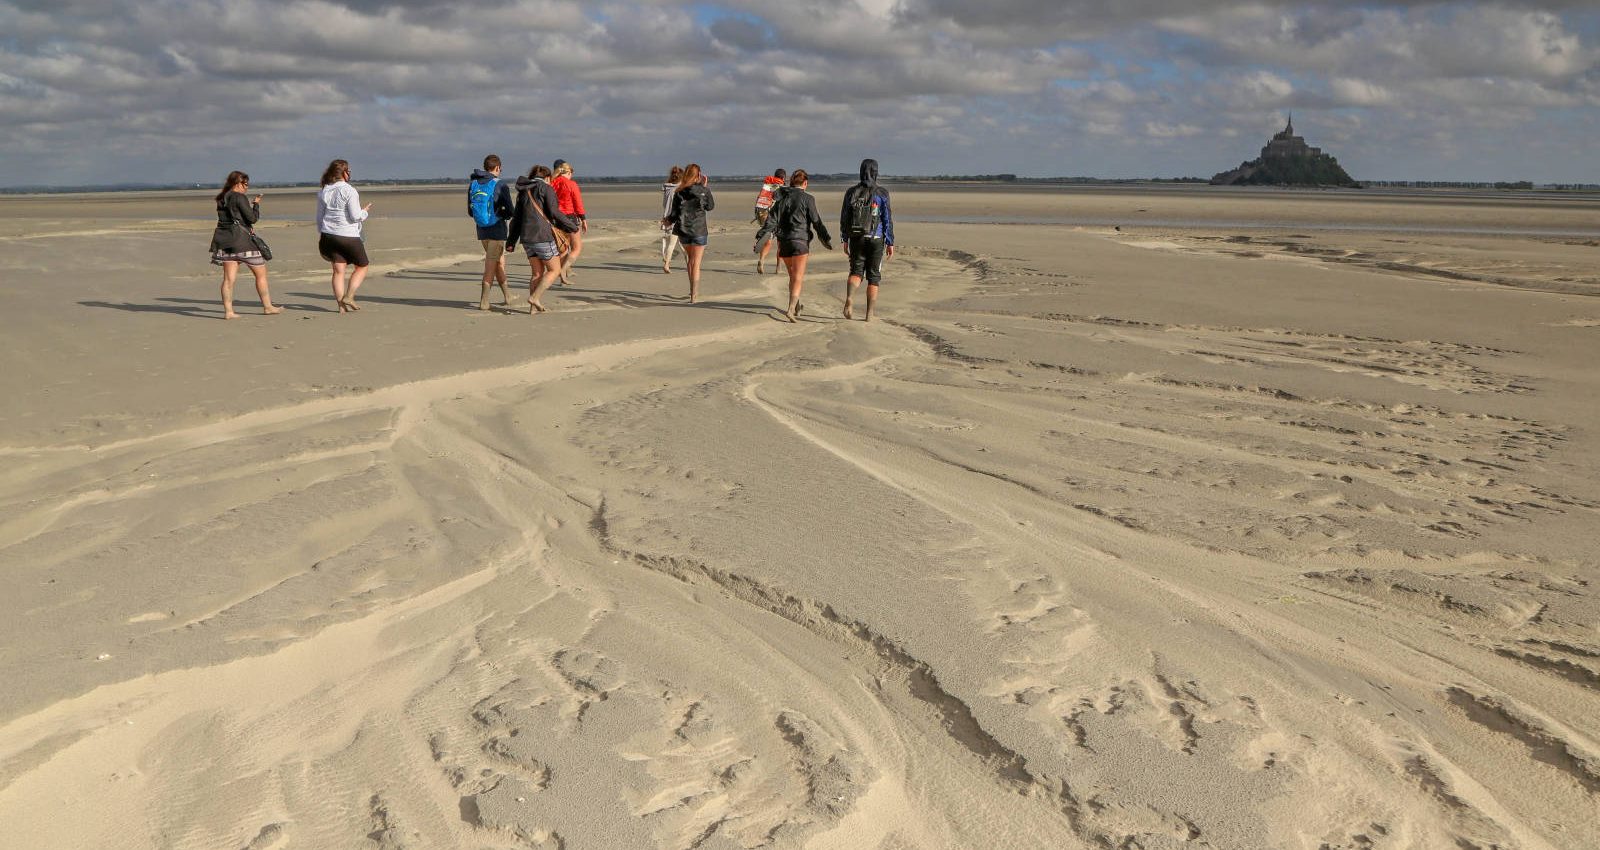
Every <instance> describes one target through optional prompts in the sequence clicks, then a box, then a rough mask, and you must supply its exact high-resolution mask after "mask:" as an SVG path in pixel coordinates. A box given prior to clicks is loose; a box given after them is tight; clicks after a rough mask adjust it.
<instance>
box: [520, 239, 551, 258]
mask: <svg viewBox="0 0 1600 850" xmlns="http://www.w3.org/2000/svg"><path fill="white" fill-rule="evenodd" d="M522 250H524V251H527V252H528V256H529V257H538V258H539V259H541V260H554V259H555V258H556V243H555V242H554V241H551V242H528V243H526V244H524V245H523V246H522Z"/></svg>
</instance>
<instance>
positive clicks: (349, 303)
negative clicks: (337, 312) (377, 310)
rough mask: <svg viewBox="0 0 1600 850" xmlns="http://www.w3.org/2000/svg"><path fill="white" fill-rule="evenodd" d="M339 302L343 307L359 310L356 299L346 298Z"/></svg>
mask: <svg viewBox="0 0 1600 850" xmlns="http://www.w3.org/2000/svg"><path fill="white" fill-rule="evenodd" d="M339 303H340V304H342V305H343V306H345V307H349V308H350V309H351V310H356V311H359V310H360V309H361V308H360V307H357V306H356V300H355V299H354V298H347V299H345V300H344V301H340V302H339Z"/></svg>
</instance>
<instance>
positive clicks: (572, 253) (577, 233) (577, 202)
mask: <svg viewBox="0 0 1600 850" xmlns="http://www.w3.org/2000/svg"><path fill="white" fill-rule="evenodd" d="M553 170H554V172H555V179H553V180H551V181H550V188H552V189H555V190H556V201H557V203H559V204H560V205H561V213H562V215H565V216H567V217H568V218H571V219H573V220H574V221H576V222H578V229H577V230H574V231H573V232H572V247H570V248H568V249H567V254H566V256H564V257H562V258H561V282H562V284H567V283H571V282H572V281H571V275H572V264H573V263H576V262H577V261H578V255H579V254H582V253H583V234H585V233H588V232H589V221H588V219H586V218H585V217H584V212H583V193H582V192H581V191H579V190H578V181H576V180H574V179H572V163H570V162H567V161H566V160H564V159H558V160H556V162H555V165H554V166H553Z"/></svg>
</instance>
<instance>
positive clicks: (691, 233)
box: [661, 163, 717, 304]
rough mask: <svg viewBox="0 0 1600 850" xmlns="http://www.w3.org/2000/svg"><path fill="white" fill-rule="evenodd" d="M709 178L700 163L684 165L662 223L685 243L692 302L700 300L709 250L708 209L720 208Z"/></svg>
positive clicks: (684, 252) (709, 210)
mask: <svg viewBox="0 0 1600 850" xmlns="http://www.w3.org/2000/svg"><path fill="white" fill-rule="evenodd" d="M708 182H710V181H708V180H707V179H706V177H705V175H704V174H701V173H700V166H699V165H697V164H695V163H690V164H689V165H687V166H685V167H684V169H683V178H682V179H681V180H680V181H679V182H678V191H677V192H675V193H673V195H672V208H671V209H670V210H668V211H667V217H666V218H663V219H662V220H661V223H662V224H665V225H669V226H671V227H672V232H673V233H676V234H678V241H679V242H680V243H682V245H683V258H684V260H685V268H687V269H688V271H689V303H690V304H694V303H697V302H699V300H700V257H701V255H703V254H705V252H706V241H707V233H708V230H707V227H706V213H708V212H711V211H712V210H714V209H716V208H717V200H716V198H713V197H712V196H711V190H710V189H708V188H706V183H708Z"/></svg>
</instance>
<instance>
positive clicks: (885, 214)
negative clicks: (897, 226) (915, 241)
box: [839, 159, 894, 245]
mask: <svg viewBox="0 0 1600 850" xmlns="http://www.w3.org/2000/svg"><path fill="white" fill-rule="evenodd" d="M858 192H871V193H873V195H874V196H875V197H876V198H877V199H878V210H879V213H880V216H881V218H880V220H879V223H878V226H877V228H876V229H875V231H874V232H873V233H869V234H867V235H868V236H869V237H871V238H874V239H882V240H883V241H884V243H885V244H888V245H893V244H894V217H893V216H892V215H890V214H889V190H888V189H885V188H883V187H882V186H879V185H878V161H877V160H875V159H863V160H861V182H859V183H857V184H856V185H854V186H851V187H850V188H849V189H846V190H845V192H844V204H843V205H842V206H841V207H840V208H839V232H840V233H844V234H849V232H850V229H849V224H850V221H849V219H850V201H851V199H852V198H854V197H855V196H856V193H858Z"/></svg>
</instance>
